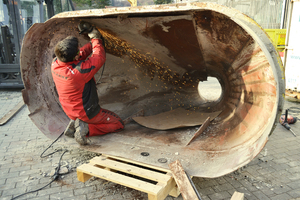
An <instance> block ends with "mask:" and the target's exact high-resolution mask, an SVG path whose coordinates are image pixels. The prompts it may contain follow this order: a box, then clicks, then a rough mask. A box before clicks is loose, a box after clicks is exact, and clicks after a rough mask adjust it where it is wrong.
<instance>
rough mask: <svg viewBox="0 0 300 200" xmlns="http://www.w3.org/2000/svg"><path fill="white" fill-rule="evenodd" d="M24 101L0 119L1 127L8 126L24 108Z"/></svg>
mask: <svg viewBox="0 0 300 200" xmlns="http://www.w3.org/2000/svg"><path fill="white" fill-rule="evenodd" d="M24 105H25V104H24V101H23V100H22V101H20V102H19V103H18V104H17V105H16V106H15V107H14V108H13V109H11V110H10V111H9V112H8V113H6V114H5V115H4V116H3V117H2V118H1V119H0V126H2V125H4V124H6V122H8V121H9V120H10V119H11V118H12V117H13V116H15V114H17V113H18V112H19V111H20V110H21V109H22V108H23V106H24Z"/></svg>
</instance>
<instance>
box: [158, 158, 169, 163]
mask: <svg viewBox="0 0 300 200" xmlns="http://www.w3.org/2000/svg"><path fill="white" fill-rule="evenodd" d="M167 161H168V160H167V159H165V158H160V159H158V162H160V163H166V162H167Z"/></svg>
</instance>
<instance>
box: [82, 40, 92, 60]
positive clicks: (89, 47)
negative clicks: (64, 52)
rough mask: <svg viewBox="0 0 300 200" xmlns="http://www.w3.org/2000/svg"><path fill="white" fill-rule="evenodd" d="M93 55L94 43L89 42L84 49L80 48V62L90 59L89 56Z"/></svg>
mask: <svg viewBox="0 0 300 200" xmlns="http://www.w3.org/2000/svg"><path fill="white" fill-rule="evenodd" d="M91 53H92V43H91V42H89V43H87V44H85V45H84V46H83V47H81V48H80V52H79V55H80V57H79V60H85V59H87V57H89V55H91Z"/></svg>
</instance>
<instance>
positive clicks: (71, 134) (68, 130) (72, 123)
mask: <svg viewBox="0 0 300 200" xmlns="http://www.w3.org/2000/svg"><path fill="white" fill-rule="evenodd" d="M74 133H75V120H73V119H71V120H70V122H69V124H68V126H67V128H66V130H65V132H64V134H65V136H68V137H71V138H74Z"/></svg>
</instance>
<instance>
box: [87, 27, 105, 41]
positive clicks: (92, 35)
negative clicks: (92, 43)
mask: <svg viewBox="0 0 300 200" xmlns="http://www.w3.org/2000/svg"><path fill="white" fill-rule="evenodd" d="M88 36H89V37H90V39H101V38H102V35H101V33H100V32H99V31H98V29H96V28H95V27H94V28H93V30H92V31H91V32H90V33H88Z"/></svg>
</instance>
